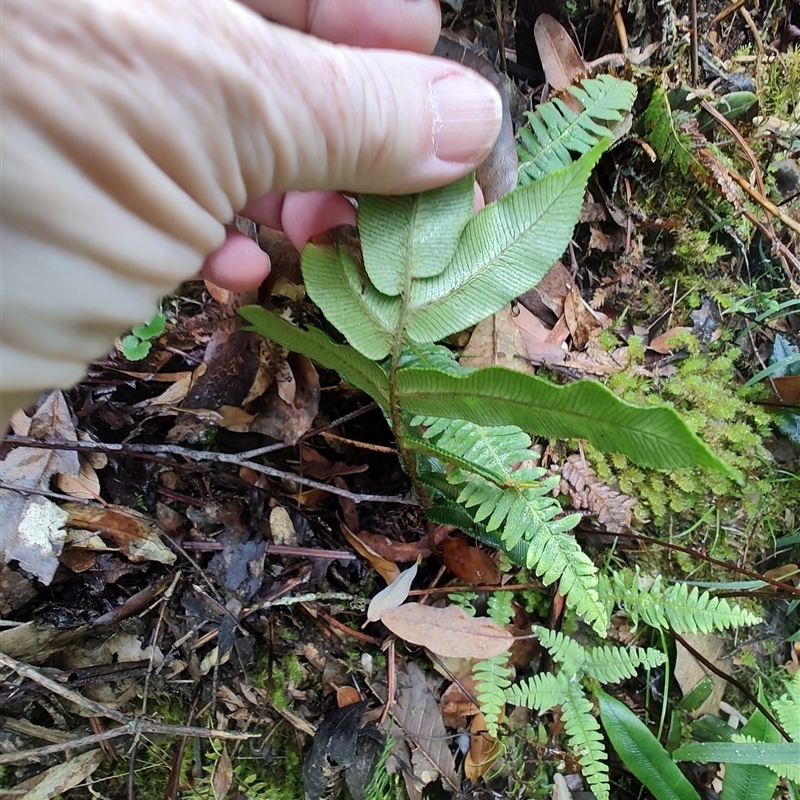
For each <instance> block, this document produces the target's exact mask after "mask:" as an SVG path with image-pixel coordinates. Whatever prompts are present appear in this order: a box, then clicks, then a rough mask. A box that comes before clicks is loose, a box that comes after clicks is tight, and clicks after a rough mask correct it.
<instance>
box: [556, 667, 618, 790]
mask: <svg viewBox="0 0 800 800" xmlns="http://www.w3.org/2000/svg"><path fill="white" fill-rule="evenodd" d="M561 716H562V719H563V721H564V730H565V731H566V734H567V738H568V739H569V741H570V744H571V745H572V748H573V752H574V753H575V755H577V758H578V763H579V764H580V765H581V773H582V774H583V777H584V778H585V779H586V782H587V783H588V784H589V788H590V789H591V790H592V791H593V792H594V795H595V797H596V798H597V800H608V796H609V781H608V764H606V750H605V745H604V743H603V734H602V733H601V732H600V724H599V723H598V722H597V720H596V719H595V717H594V716H593V714H592V703H591V701H590V700H589V698H587V697H586V695H585V694H584V692H583V688H582V687H581V685H580V683H578V682H577V681H570V682H569V683H568V684H567V696H566V698H565V699H564V701H563V702H562V703H561Z"/></svg>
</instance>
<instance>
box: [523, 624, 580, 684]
mask: <svg viewBox="0 0 800 800" xmlns="http://www.w3.org/2000/svg"><path fill="white" fill-rule="evenodd" d="M531 630H532V631H533V633H535V634H536V636H537V638H538V639H539V644H541V645H542V647H544V648H545V650H547V652H548V653H550V657H551V658H552V659H553V661H555V662H556V663H557V664H561V669H562V671H563V672H566V673H567V674H569V675H577V674H578V673H579V672H583V666H584V662H585V661H586V655H587V651H586V648H584V647H583V646H581V645H580V644H578V642H576V641H575V640H574V639H573V638H571V637H570V636H566V635H565V634H563V633H561V631H551V630H549V629H548V628H543V627H541V626H540V625H534V626H533V628H532V629H531Z"/></svg>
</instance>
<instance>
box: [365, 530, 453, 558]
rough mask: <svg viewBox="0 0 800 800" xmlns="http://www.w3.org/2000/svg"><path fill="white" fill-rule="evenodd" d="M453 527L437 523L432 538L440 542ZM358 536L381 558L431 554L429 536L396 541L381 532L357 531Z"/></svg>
mask: <svg viewBox="0 0 800 800" xmlns="http://www.w3.org/2000/svg"><path fill="white" fill-rule="evenodd" d="M452 530H453V529H452V528H451V527H450V526H448V525H437V526H436V527H435V528H434V529H433V540H434V542H436V544H437V545H439V544H441V543H442V542H443V541H444V540H445V539H446V538H447V537H448V536H449V535H450V531H452ZM358 538H359V539H360V540H361V541H362V542H363V543H364V544H365V545H366V546H367V547H369V548H370V550H373V551H374V552H375V553H377V554H378V555H379V556H381V558H385V559H386V560H387V561H399V562H400V563H404V562H406V561H416V558H417V556H422V557H423V558H427V557H428V556H429V555H430V554H431V545H430V536H423V537H422V538H421V539H418V540H417V541H416V542H396V541H395V540H394V539H390V538H389V537H388V536H384V535H383V534H382V533H370V532H369V531H359V532H358Z"/></svg>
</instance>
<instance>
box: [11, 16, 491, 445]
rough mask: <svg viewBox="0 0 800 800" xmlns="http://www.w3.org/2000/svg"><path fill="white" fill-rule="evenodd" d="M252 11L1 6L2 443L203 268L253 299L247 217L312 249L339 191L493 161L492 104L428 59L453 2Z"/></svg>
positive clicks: (478, 84)
mask: <svg viewBox="0 0 800 800" xmlns="http://www.w3.org/2000/svg"><path fill="white" fill-rule="evenodd" d="M247 5H248V6H249V8H248V7H246V6H245V5H244V4H241V3H237V2H233V1H232V0H137V2H135V3H120V2H118V0H38V2H36V3H31V2H30V1H29V0H2V32H1V33H0V71H1V74H2V97H1V102H2V107H1V108H0V111H1V112H2V120H3V130H2V137H1V138H0V148H1V150H0V168H1V169H2V181H1V182H0V226H2V227H1V229H0V388H1V390H2V391H1V392H0V424H2V428H0V435H1V434H2V431H3V430H5V426H6V423H7V421H8V418H9V416H10V414H11V413H12V412H13V411H14V410H15V409H16V408H17V407H18V406H22V405H26V404H27V403H29V402H31V401H32V400H34V399H35V398H36V396H37V394H38V393H39V392H40V391H41V390H43V389H45V388H49V387H54V386H60V387H68V386H70V385H72V384H74V383H75V382H76V381H77V380H79V379H80V377H81V376H82V375H83V372H84V370H85V366H86V364H87V363H88V362H89V361H90V360H91V359H93V358H97V357H99V356H101V355H102V354H103V353H104V352H106V351H107V350H108V348H109V347H110V346H111V344H112V342H113V339H114V337H115V336H117V335H119V334H120V333H121V332H122V331H124V330H125V329H127V328H129V327H130V326H132V325H135V324H136V323H139V322H142V321H144V320H146V319H148V318H149V317H150V316H151V315H152V313H153V310H154V308H155V307H156V303H157V301H158V298H159V297H161V296H162V295H164V294H166V293H167V292H169V291H172V290H173V289H174V288H175V287H176V286H177V285H178V284H179V283H180V282H181V281H183V280H186V279H189V278H191V277H192V276H194V275H196V274H197V273H198V271H199V270H200V269H201V268H202V271H203V275H204V276H205V277H207V278H209V279H210V280H212V281H213V282H214V283H217V284H220V285H223V286H226V287H228V288H231V289H246V288H250V287H253V286H257V285H258V284H259V283H260V282H261V281H262V280H263V278H264V277H265V276H266V275H267V273H268V271H269V266H270V265H269V260H268V258H267V256H266V255H265V254H264V253H262V252H261V251H260V250H259V249H258V248H257V247H256V245H255V244H254V243H253V242H251V241H250V240H249V239H246V238H245V237H243V236H241V235H240V234H237V233H235V232H231V230H230V228H229V227H227V224H228V223H230V221H231V219H232V217H233V215H234V213H242V214H244V215H246V216H248V217H250V218H251V219H253V220H255V221H256V222H258V223H261V224H265V225H268V226H270V227H274V228H279V229H283V230H284V231H285V232H286V234H287V236H288V237H289V238H290V239H291V241H292V242H293V243H294V244H295V245H296V246H297V247H302V245H303V244H304V243H305V242H306V241H307V240H308V238H310V237H311V236H313V235H315V234H317V233H321V232H322V231H324V230H327V229H328V228H330V227H334V226H335V225H338V224H342V223H351V222H353V221H354V219H355V217H354V214H355V212H354V210H353V207H352V205H350V203H349V202H348V201H347V200H346V199H345V198H344V196H343V195H342V194H340V192H347V193H352V194H357V193H359V192H380V193H385V194H397V193H408V192H415V191H422V190H424V189H428V188H432V187H434V186H438V185H442V184H444V183H448V182H450V181H453V180H455V179H457V178H459V177H461V176H462V175H464V174H467V173H468V172H470V171H472V170H473V169H474V168H475V167H476V166H477V164H478V163H480V161H481V160H482V159H483V158H484V157H485V156H486V154H487V153H488V152H489V150H490V149H491V146H492V144H493V143H494V139H495V138H496V136H497V132H498V130H499V127H500V121H501V104H500V99H499V96H498V95H497V93H496V91H495V90H494V88H493V87H492V86H491V85H490V84H489V83H488V82H486V81H484V80H483V79H482V78H480V77H479V76H477V75H476V74H474V73H472V72H470V71H469V70H467V69H465V68H463V67H461V66H459V65H458V64H455V63H451V62H447V61H442V60H439V59H433V58H430V57H427V56H426V55H425V54H427V53H429V52H430V51H431V50H432V49H433V46H434V45H435V42H436V37H437V35H438V31H439V25H440V19H439V7H438V3H437V2H436V0H249V2H248V3H247ZM254 12H257V13H254ZM267 20H270V21H267Z"/></svg>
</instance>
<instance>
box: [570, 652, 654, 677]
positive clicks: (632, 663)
mask: <svg viewBox="0 0 800 800" xmlns="http://www.w3.org/2000/svg"><path fill="white" fill-rule="evenodd" d="M665 661H666V656H665V655H664V654H663V653H662V652H661V651H660V650H655V649H653V648H650V647H648V648H647V649H643V648H641V647H631V648H630V649H625V648H622V647H611V646H609V645H604V646H602V647H593V648H592V649H591V650H588V651H587V653H586V657H585V659H584V662H583V671H584V672H585V673H586V674H587V675H590V676H591V677H593V678H594V679H595V680H597V681H599V682H600V683H617V682H619V681H621V680H623V679H624V678H632V677H633V676H634V675H635V674H636V671H637V670H638V669H639V667H647V668H648V669H653V668H655V667H658V666H660V665H661V664H663V663H664V662H665Z"/></svg>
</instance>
